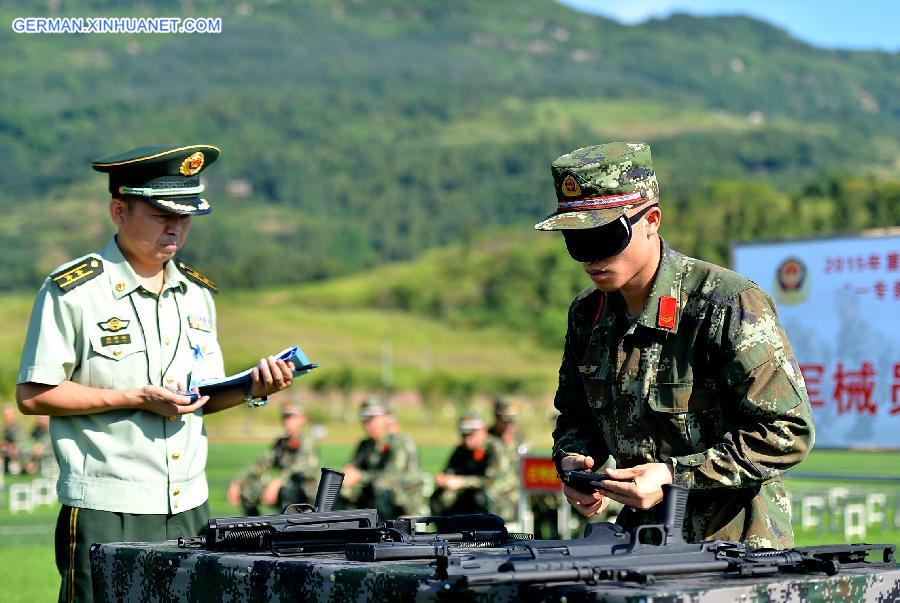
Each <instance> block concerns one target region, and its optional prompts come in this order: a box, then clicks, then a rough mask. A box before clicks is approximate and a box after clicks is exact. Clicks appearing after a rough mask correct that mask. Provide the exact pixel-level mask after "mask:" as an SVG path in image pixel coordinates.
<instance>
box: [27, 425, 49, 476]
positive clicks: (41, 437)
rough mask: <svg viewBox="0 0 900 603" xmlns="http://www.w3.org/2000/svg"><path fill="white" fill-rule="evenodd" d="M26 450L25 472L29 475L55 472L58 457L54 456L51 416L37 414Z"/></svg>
mask: <svg viewBox="0 0 900 603" xmlns="http://www.w3.org/2000/svg"><path fill="white" fill-rule="evenodd" d="M25 450H26V451H27V460H25V467H24V469H25V473H27V474H28V475H38V474H42V475H49V474H51V473H55V468H56V458H55V457H54V456H53V441H52V440H51V439H50V417H49V416H47V415H38V416H37V422H36V423H35V425H34V429H32V430H31V435H30V437H29V438H28V443H27V444H26V446H25Z"/></svg>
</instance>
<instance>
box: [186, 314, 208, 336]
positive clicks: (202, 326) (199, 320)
mask: <svg viewBox="0 0 900 603" xmlns="http://www.w3.org/2000/svg"><path fill="white" fill-rule="evenodd" d="M187 323H188V326H189V327H190V328H192V329H196V330H198V331H206V332H207V333H209V332H210V326H209V319H208V318H207V317H205V316H200V315H198V314H188V316H187Z"/></svg>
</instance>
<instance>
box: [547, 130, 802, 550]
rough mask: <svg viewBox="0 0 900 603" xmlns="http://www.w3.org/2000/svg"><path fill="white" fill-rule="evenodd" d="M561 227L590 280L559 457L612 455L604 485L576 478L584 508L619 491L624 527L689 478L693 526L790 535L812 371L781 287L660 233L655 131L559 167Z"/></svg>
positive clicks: (559, 430) (568, 371) (564, 404)
mask: <svg viewBox="0 0 900 603" xmlns="http://www.w3.org/2000/svg"><path fill="white" fill-rule="evenodd" d="M551 171H552V173H553V179H554V184H555V188H556V193H557V198H558V210H557V212H555V213H554V214H552V215H550V216H548V217H547V218H546V219H545V220H543V221H542V222H540V223H538V224H537V225H536V226H535V228H537V229H539V230H561V231H562V232H563V235H564V238H565V242H566V247H567V248H568V250H569V254H570V255H571V256H572V257H573V258H574V259H575V260H577V261H579V262H581V263H582V266H583V268H584V270H585V272H586V273H587V274H588V276H589V277H590V278H591V280H592V281H593V285H592V286H591V287H588V288H587V289H585V290H584V291H582V292H581V293H580V294H579V295H578V296H577V297H576V298H575V300H574V301H573V302H572V305H571V307H570V309H569V318H568V331H567V334H566V340H565V348H564V353H563V360H562V365H561V367H560V370H559V388H558V390H557V393H556V399H555V405H556V407H557V409H558V410H559V411H560V416H559V418H558V420H557V423H556V429H555V430H554V432H553V439H554V446H553V455H554V458H555V460H556V463H557V467H558V468H559V469H560V470H564V469H580V468H587V469H590V468H592V467H594V466H595V465H597V466H599V465H600V464H602V463H603V462H604V461H605V460H606V459H607V458H608V457H609V456H612V457H613V458H614V459H615V461H616V464H617V467H618V469H610V470H608V473H609V475H610V476H611V477H613V478H615V479H616V480H620V481H610V482H607V483H608V486H607V487H606V488H605V489H603V490H602V491H601V492H599V493H597V494H595V495H590V494H584V493H581V492H578V491H576V490H574V489H571V488H569V487H566V489H565V494H566V496H567V498H568V500H569V502H570V503H571V504H573V506H574V507H575V509H576V510H577V511H578V512H579V513H581V514H582V515H585V516H590V515H593V514H595V513H597V512H599V511H601V510H602V509H603V508H604V507H605V506H606V505H607V503H608V500H609V499H614V500H618V501H620V502H622V503H623V504H625V505H626V507H625V509H623V511H622V513H621V514H620V515H619V519H618V522H619V523H620V524H622V525H625V526H629V527H630V526H633V525H636V524H640V523H646V522H648V521H650V520H652V519H653V517H652V515H651V514H652V511H650V509H651V507H653V506H654V505H655V504H657V503H658V502H659V501H660V500H661V498H662V490H661V486H662V485H663V484H666V483H675V484H679V485H682V486H685V487H687V488H689V489H690V491H691V495H690V497H689V501H688V509H687V517H686V521H685V537H686V538H688V539H689V540H691V541H698V540H701V539H719V538H721V539H725V540H742V541H746V542H747V543H749V544H750V545H752V546H767V547H787V546H790V545H791V544H792V542H793V532H792V530H791V522H790V504H789V502H788V499H787V495H786V493H785V490H784V484H783V483H782V480H781V477H780V476H781V475H782V473H784V472H785V471H786V470H787V469H789V468H791V467H793V466H794V465H796V464H797V463H799V462H800V461H801V460H803V458H804V457H805V456H806V454H807V453H808V452H809V450H810V448H811V447H812V444H813V439H814V430H813V424H812V420H811V418H810V408H809V399H808V396H807V392H806V387H805V384H804V382H803V377H802V376H801V374H800V370H799V368H798V366H797V363H796V360H795V359H794V355H793V352H792V351H791V347H790V344H789V343H788V341H787V338H786V336H785V333H784V330H783V329H782V327H781V325H780V323H779V321H778V317H777V316H776V313H775V305H774V303H773V302H772V300H771V299H770V298H769V297H768V296H767V295H766V294H765V293H764V292H763V291H762V290H761V289H760V288H759V287H758V286H756V285H755V284H754V283H752V282H750V281H749V280H747V279H746V278H744V277H742V276H740V275H739V274H735V273H734V272H731V271H729V270H726V269H724V268H721V267H719V266H715V265H713V264H708V263H706V262H702V261H700V260H696V259H693V258H689V257H686V256H684V255H681V254H680V253H678V252H676V251H674V250H672V249H671V248H670V247H669V246H668V245H667V244H666V242H665V241H663V240H662V239H661V238H660V237H659V234H658V229H659V226H660V220H661V213H660V209H659V207H658V201H659V200H658V194H659V190H658V185H657V182H656V175H655V173H654V171H653V167H652V164H651V160H650V149H649V147H648V145H646V144H643V143H612V144H605V145H600V146H595V147H589V148H584V149H578V150H576V151H573V152H572V153H569V154H567V155H563V156H562V157H560V158H558V159H557V160H556V161H554V162H553V164H552V166H551Z"/></svg>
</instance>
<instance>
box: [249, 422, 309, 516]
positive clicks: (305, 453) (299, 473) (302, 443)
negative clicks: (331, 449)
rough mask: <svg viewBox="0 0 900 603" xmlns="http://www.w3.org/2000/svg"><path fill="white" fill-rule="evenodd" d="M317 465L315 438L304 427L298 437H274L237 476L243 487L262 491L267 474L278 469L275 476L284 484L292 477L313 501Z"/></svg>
mask: <svg viewBox="0 0 900 603" xmlns="http://www.w3.org/2000/svg"><path fill="white" fill-rule="evenodd" d="M320 467H321V465H320V463H319V454H318V451H317V450H316V446H315V440H314V438H313V437H312V434H310V433H309V432H308V431H306V430H304V431H302V432H301V433H300V435H299V437H290V436H287V435H285V436H283V437H280V438H278V439H277V440H275V444H273V445H272V447H271V448H270V449H269V450H267V451H266V454H265V455H263V456H262V457H261V458H260V459H259V460H258V461H256V462H255V463H254V464H253V465H251V466H250V467H248V468H247V469H246V470H245V471H244V472H243V473H242V474H241V477H240V478H239V479H240V480H241V481H242V482H244V484H245V488H246V489H248V490H259V491H261V490H262V484H263V482H266V481H268V476H269V474H270V473H272V472H277V475H276V477H277V478H278V479H279V480H281V483H282V484H283V486H287V485H288V484H290V483H291V482H292V480H293V481H294V482H298V483H299V486H300V488H301V489H302V491H303V494H304V495H305V497H306V498H307V499H308V500H309V501H312V500H314V499H315V494H316V486H317V484H318V480H319V468H320ZM256 496H257V497H258V496H259V494H258V493H256Z"/></svg>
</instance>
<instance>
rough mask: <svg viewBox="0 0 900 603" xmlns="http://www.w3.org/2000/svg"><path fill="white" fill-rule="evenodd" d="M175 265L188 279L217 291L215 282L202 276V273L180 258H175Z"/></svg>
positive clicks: (214, 291)
mask: <svg viewBox="0 0 900 603" xmlns="http://www.w3.org/2000/svg"><path fill="white" fill-rule="evenodd" d="M176 265H177V266H178V269H179V270H181V271H182V272H183V273H184V275H185V276H186V277H188V278H189V279H191V280H192V281H194V282H195V283H197V284H198V285H202V286H203V287H206V288H207V289H209V290H210V291H212V292H213V293H218V292H219V288H218V287H217V286H216V284H215V283H214V282H213V281H211V280H210V279H208V278H206V277H205V276H203V275H202V274H200V273H199V272H197V271H196V270H195V269H194V268H192V267H190V266H188V265H187V264H185V263H184V262H182V261H181V260H177V263H176Z"/></svg>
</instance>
